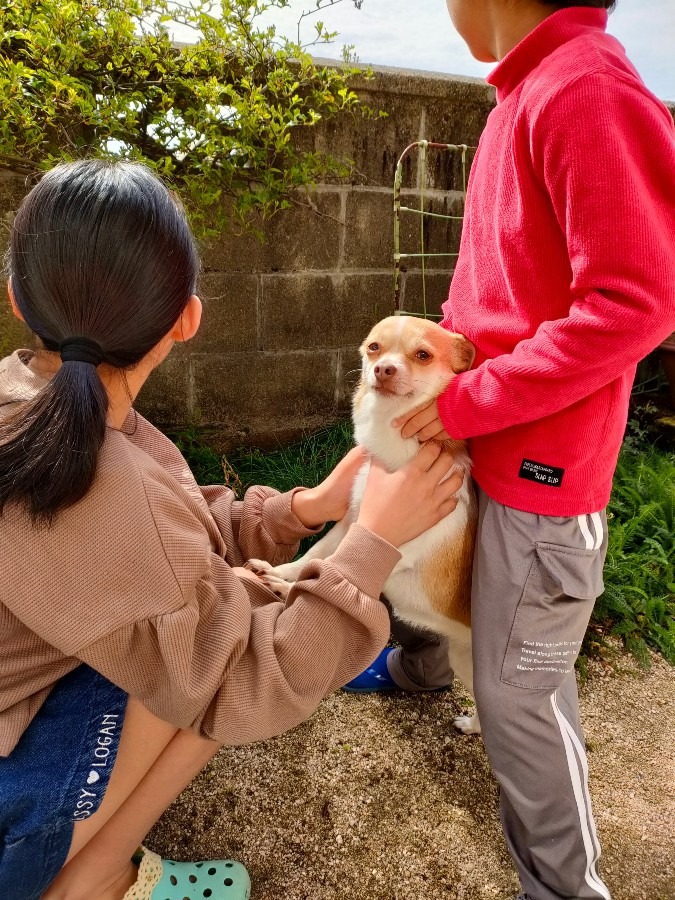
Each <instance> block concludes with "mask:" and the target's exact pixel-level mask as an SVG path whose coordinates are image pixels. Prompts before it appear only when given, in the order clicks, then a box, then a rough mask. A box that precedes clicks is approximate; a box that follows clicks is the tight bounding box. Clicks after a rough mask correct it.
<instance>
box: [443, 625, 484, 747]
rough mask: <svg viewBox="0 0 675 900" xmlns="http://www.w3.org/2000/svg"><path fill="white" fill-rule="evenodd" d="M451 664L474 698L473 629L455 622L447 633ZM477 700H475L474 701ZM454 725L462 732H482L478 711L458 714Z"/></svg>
mask: <svg viewBox="0 0 675 900" xmlns="http://www.w3.org/2000/svg"><path fill="white" fill-rule="evenodd" d="M446 635H447V638H448V645H449V651H448V652H449V656H450V665H451V666H452V668H453V670H454V672H455V674H456V675H457V677H458V678H459V680H460V681H461V682H462V684H463V685H464V687H465V688H466V689H467V690H468V691H469V693H470V694H471V697H472V698H473V655H472V653H471V629H470V628H467V626H466V625H462V624H460V623H459V622H453V623H452V626H451V630H450V633H447V632H446ZM474 702H475V701H474ZM453 724H454V726H455V728H457V730H458V731H461V732H462V734H480V730H481V729H480V720H479V719H478V712H477V711H476V712H475V713H474V714H473V715H472V716H457V717H456V718H455V720H454V723H453Z"/></svg>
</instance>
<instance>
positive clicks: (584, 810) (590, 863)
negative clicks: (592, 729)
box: [551, 517, 611, 900]
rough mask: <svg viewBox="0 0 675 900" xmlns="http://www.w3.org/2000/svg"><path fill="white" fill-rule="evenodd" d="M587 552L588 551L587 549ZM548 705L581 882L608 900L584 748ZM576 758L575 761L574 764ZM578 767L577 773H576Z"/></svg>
mask: <svg viewBox="0 0 675 900" xmlns="http://www.w3.org/2000/svg"><path fill="white" fill-rule="evenodd" d="M580 518H581V517H580ZM582 530H583V529H582ZM588 549H591V548H590V547H589V548H588ZM551 706H552V707H553V714H554V715H555V717H556V721H557V722H558V727H559V728H560V733H561V735H562V739H563V745H564V747H565V755H566V756H567V767H568V769H569V773H570V779H571V781H572V790H573V791H574V799H575V800H576V803H577V810H578V812H579V824H580V826H581V837H582V840H583V843H584V849H585V851H586V863H587V865H586V873H585V876H584V880H585V882H586V884H587V885H588V886H589V887H590V888H591V889H592V890H594V891H596V892H597V894H598V896H599V897H602V898H604V900H611V898H610V895H609V891H608V890H607V888H606V886H605V885H604V884H603V882H602V881H601V880H600V876H599V875H598V872H597V869H596V866H597V862H598V859H599V857H600V844H599V842H598V835H597V832H596V830H595V823H594V821H593V813H592V811H591V799H590V796H589V793H588V763H587V761H586V753H585V752H584V748H583V747H582V745H581V741H580V740H579V738H578V737H577V734H576V732H575V731H574V729H573V728H572V726H571V725H570V723H569V722H568V721H567V719H566V718H565V717H564V716H563V714H562V713H561V712H560V709H559V708H558V701H557V698H556V695H555V694H552V695H551ZM575 750H576V755H575ZM577 757H578V759H579V762H578V763H577ZM580 768H581V772H580V771H579V769H580ZM582 776H583V777H582Z"/></svg>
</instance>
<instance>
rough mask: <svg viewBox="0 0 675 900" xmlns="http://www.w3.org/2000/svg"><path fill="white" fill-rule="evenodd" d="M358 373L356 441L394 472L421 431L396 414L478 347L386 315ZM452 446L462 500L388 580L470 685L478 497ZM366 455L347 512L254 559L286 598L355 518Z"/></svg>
mask: <svg viewBox="0 0 675 900" xmlns="http://www.w3.org/2000/svg"><path fill="white" fill-rule="evenodd" d="M360 352H361V357H362V360H363V365H362V373H361V381H360V383H359V386H358V388H357V390H356V393H355V395H354V400H353V420H354V436H355V439H356V443H357V444H360V445H361V446H363V447H365V449H366V450H367V451H368V453H369V454H370V455H371V456H372V457H375V458H377V459H379V460H380V461H381V462H382V463H383V464H384V466H385V467H386V468H387V469H389V470H390V471H395V470H396V469H399V468H401V466H403V465H405V464H406V463H407V462H408V461H409V460H410V459H412V457H413V456H415V454H416V453H417V451H418V450H419V444H418V442H417V440H416V439H415V438H407V439H406V438H404V437H402V435H401V432H400V429H398V428H394V427H393V426H392V424H391V423H392V420H393V419H396V418H398V417H400V416H402V415H403V414H404V413H408V412H410V411H413V410H415V409H417V408H420V407H422V406H425V405H426V404H428V403H429V402H430V401H431V400H433V399H434V398H435V397H437V396H438V395H439V394H440V393H441V392H442V391H443V390H444V388H445V387H446V386H447V385H448V383H449V382H450V381H451V380H452V379H453V378H454V377H455V375H456V374H457V373H459V372H464V371H466V370H467V369H469V368H471V364H472V363H473V359H474V355H475V351H474V348H473V345H472V344H471V343H470V342H469V341H468V340H467V339H466V338H464V337H463V336H462V335H460V334H453V333H451V332H449V331H446V330H445V329H444V328H441V327H440V325H437V324H435V323H433V322H430V321H428V320H424V319H417V318H413V317H411V316H390V317H389V318H387V319H384V320H383V321H381V322H379V323H378V324H377V325H376V326H375V327H374V328H373V329H372V331H371V332H370V334H369V335H368V337H367V338H366V339H365V341H364V342H363V344H362V345H361V348H360ZM445 445H446V446H447V448H448V449H449V450H450V451H451V452H452V453H453V455H454V458H455V466H454V467H453V470H452V471H453V472H454V471H457V470H461V471H463V472H464V473H465V477H464V483H463V485H462V487H461V488H460V490H459V491H458V493H457V495H456V496H457V498H458V501H459V502H458V505H457V508H456V509H455V510H454V511H453V512H452V513H451V514H450V515H449V516H446V518H445V519H443V520H442V521H441V522H439V523H438V524H437V525H435V526H434V527H433V528H430V529H429V530H428V531H425V532H424V534H422V535H420V536H419V537H417V538H415V539H414V540H412V541H409V542H408V543H407V544H404V545H403V546H402V547H400V551H401V554H402V558H401V560H400V561H399V563H398V564H397V565H396V567H395V568H394V570H393V572H392V573H391V575H390V577H389V579H388V580H387V583H386V584H385V586H384V594H385V596H386V597H387V599H388V600H389V602H390V604H391V607H392V609H393V612H394V615H395V616H396V617H397V618H399V619H401V620H403V621H404V622H406V623H408V624H410V625H413V626H416V627H418V628H424V629H427V630H430V631H433V632H436V633H440V634H443V635H445V637H446V638H447V639H448V644H449V654H450V664H451V666H452V668H453V669H454V671H455V672H456V674H457V676H458V677H459V678H460V679H461V681H462V682H463V684H464V686H465V687H466V688H467V689H468V690H469V691H471V692H472V693H473V674H472V657H471V605H470V604H471V565H472V558H473V544H474V537H475V530H476V501H475V498H474V493H473V489H472V486H471V479H470V475H469V470H470V465H471V463H470V460H469V457H468V455H467V451H466V445H465V443H464V442H463V441H446V442H445ZM368 468H369V463H366V464H365V465H364V466H363V468H362V469H361V471H360V472H359V474H358V475H357V477H356V480H355V482H354V489H353V493H352V500H351V506H350V510H349V512H348V513H347V515H346V516H345V518H344V519H342V521H340V522H338V523H337V524H336V525H335V526H334V527H333V528H332V529H331V530H330V531H329V532H328V533H327V534H326V535H325V536H324V537H323V538H322V539H321V540H319V541H318V542H317V543H315V544H314V545H313V546H312V547H311V548H310V550H309V551H308V553H306V554H305V555H304V556H303V557H302V558H301V559H298V560H296V561H295V562H292V563H288V564H286V565H282V566H276V567H274V568H273V567H272V566H270V565H269V564H268V563H265V562H262V561H260V560H251V561H250V562H249V564H248V565H249V567H250V568H252V569H253V570H254V571H255V572H257V573H258V574H259V575H260V576H261V577H262V578H263V580H264V581H265V582H266V583H267V584H268V585H269V586H270V587H271V588H272V589H273V590H275V592H277V593H279V594H280V595H281V596H286V595H287V593H288V591H289V590H290V585H291V584H292V583H293V582H294V581H296V580H297V578H298V576H299V574H300V571H301V570H302V567H303V565H304V563H305V562H306V561H307V560H310V559H324V558H325V557H327V556H329V555H330V554H331V553H333V552H334V551H335V550H336V548H337V546H338V544H339V543H340V541H341V540H342V538H343V537H344V535H345V534H346V533H347V530H348V528H349V526H350V525H351V524H352V522H354V521H356V518H357V515H358V510H359V505H360V502H361V498H362V496H363V490H364V487H365V483H366V478H367V475H368ZM455 725H456V727H457V728H458V729H459V730H460V731H462V732H464V734H474V733H478V732H479V731H480V724H479V722H478V716H477V715H474V716H471V717H469V716H460V717H458V718H457V719H455Z"/></svg>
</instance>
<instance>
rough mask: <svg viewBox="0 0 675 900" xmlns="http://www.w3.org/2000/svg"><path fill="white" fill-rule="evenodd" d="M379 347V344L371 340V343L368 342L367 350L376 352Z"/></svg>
mask: <svg viewBox="0 0 675 900" xmlns="http://www.w3.org/2000/svg"><path fill="white" fill-rule="evenodd" d="M379 349H380V345H379V344H376V343H375V342H373V343H372V344H368V350H369V351H370V352H371V353H376V352H377V351H378V350H379Z"/></svg>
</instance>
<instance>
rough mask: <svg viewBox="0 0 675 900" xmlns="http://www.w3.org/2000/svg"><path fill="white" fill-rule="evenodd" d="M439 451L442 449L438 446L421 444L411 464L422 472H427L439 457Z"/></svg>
mask: <svg viewBox="0 0 675 900" xmlns="http://www.w3.org/2000/svg"><path fill="white" fill-rule="evenodd" d="M441 451H442V447H441V445H440V444H435V443H434V442H433V441H429V442H427V443H426V444H422V446H421V447H420V449H419V450H418V452H417V455H416V456H414V457H413V459H412V460H411V462H412V463H414V464H416V465H417V466H418V467H419V468H420V469H422V470H423V471H425V472H428V471H430V469H431V468H432V466H433V465H434V464H435V463H436V462H437V460H438V459H439V457H440V456H441Z"/></svg>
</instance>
